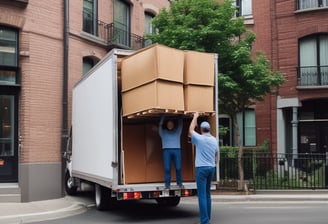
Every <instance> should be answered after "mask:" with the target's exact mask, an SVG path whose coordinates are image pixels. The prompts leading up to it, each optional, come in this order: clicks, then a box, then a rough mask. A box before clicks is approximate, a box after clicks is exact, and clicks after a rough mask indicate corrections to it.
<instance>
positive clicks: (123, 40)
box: [97, 21, 144, 50]
mask: <svg viewBox="0 0 328 224" xmlns="http://www.w3.org/2000/svg"><path fill="white" fill-rule="evenodd" d="M97 31H98V32H97V36H98V37H99V38H100V39H102V40H104V41H105V42H106V43H107V44H108V46H110V47H113V46H116V47H120V48H127V49H133V50H137V49H140V48H142V47H144V38H143V37H141V36H138V35H136V34H133V33H131V32H129V31H126V30H123V29H119V28H117V27H115V25H114V23H110V24H107V23H104V22H102V21H98V29H97Z"/></svg>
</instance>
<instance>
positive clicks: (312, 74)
mask: <svg viewBox="0 0 328 224" xmlns="http://www.w3.org/2000/svg"><path fill="white" fill-rule="evenodd" d="M298 81H299V83H298V85H301V86H318V85H319V86H320V85H328V35H327V34H319V35H313V36H309V37H305V38H302V39H300V41H299V69H298Z"/></svg>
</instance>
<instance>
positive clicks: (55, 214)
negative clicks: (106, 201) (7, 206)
mask: <svg viewBox="0 0 328 224" xmlns="http://www.w3.org/2000/svg"><path fill="white" fill-rule="evenodd" d="M87 209H88V206H86V205H85V204H83V203H73V204H72V205H70V206H68V207H66V208H61V209H57V210H54V211H47V212H39V213H26V214H18V215H9V216H1V217H0V224H23V223H32V222H40V221H46V220H53V219H60V218H65V217H69V216H73V215H78V214H81V213H83V212H85V211H87Z"/></svg>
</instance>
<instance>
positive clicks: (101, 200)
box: [95, 184, 117, 211]
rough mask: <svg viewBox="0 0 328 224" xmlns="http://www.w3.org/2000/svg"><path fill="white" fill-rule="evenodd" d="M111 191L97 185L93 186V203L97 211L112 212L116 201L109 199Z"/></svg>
mask: <svg viewBox="0 0 328 224" xmlns="http://www.w3.org/2000/svg"><path fill="white" fill-rule="evenodd" d="M111 193H112V191H111V189H109V188H106V187H103V186H101V185H99V184H96V185H95V203H96V208H97V210H99V211H104V210H112V209H113V208H114V207H115V203H116V201H117V200H115V199H114V198H112V197H111Z"/></svg>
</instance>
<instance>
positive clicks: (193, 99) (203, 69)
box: [184, 51, 215, 112]
mask: <svg viewBox="0 0 328 224" xmlns="http://www.w3.org/2000/svg"><path fill="white" fill-rule="evenodd" d="M214 66H215V63H214V55H213V54H208V53H201V52H196V51H185V56H184V84H185V85H184V105H185V110H186V111H199V112H213V111H214V99H215V97H214V71H215V67H214Z"/></svg>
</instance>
